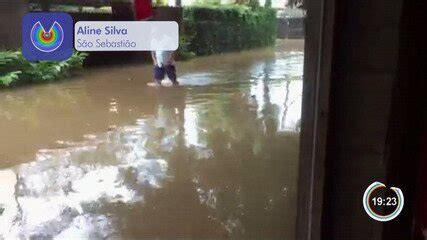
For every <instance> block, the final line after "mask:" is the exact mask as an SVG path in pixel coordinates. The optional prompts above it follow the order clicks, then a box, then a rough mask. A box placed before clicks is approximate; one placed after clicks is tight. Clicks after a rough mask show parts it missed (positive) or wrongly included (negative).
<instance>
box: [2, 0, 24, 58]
mask: <svg viewBox="0 0 427 240" xmlns="http://www.w3.org/2000/svg"><path fill="white" fill-rule="evenodd" d="M27 11H28V6H27V3H26V1H25V0H1V1H0V49H1V48H6V49H9V48H17V47H19V46H20V45H21V19H22V17H23V16H24V14H25V13H26V12H27Z"/></svg>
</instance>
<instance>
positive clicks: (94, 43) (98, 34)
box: [74, 21, 179, 52]
mask: <svg viewBox="0 0 427 240" xmlns="http://www.w3.org/2000/svg"><path fill="white" fill-rule="evenodd" d="M178 45H179V27H178V24H177V23H176V22H174V21H132V22H131V21H123V22H122V21H117V22H116V21H80V22H77V23H76V24H75V26H74V47H75V49H76V50H77V51H86V52H90V51H175V50H176V49H178Z"/></svg>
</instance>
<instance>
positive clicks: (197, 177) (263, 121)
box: [0, 40, 303, 239]
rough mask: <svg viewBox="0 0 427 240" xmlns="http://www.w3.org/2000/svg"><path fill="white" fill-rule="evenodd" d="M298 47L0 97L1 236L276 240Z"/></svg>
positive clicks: (297, 97) (285, 198) (286, 212)
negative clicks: (164, 84)
mask: <svg viewBox="0 0 427 240" xmlns="http://www.w3.org/2000/svg"><path fill="white" fill-rule="evenodd" d="M302 50H303V41H300V40H293V41H282V42H279V43H278V45H277V47H276V48H275V49H267V50H255V51H247V52H242V53H230V54H223V55H216V56H209V57H202V58H197V59H195V60H192V61H188V62H179V63H178V66H177V68H178V75H179V81H180V82H181V84H182V87H179V88H160V89H156V88H151V87H147V86H146V84H147V82H149V81H151V78H152V77H151V76H152V73H151V71H152V70H151V66H143V65H133V66H125V67H123V66H122V67H114V68H102V69H91V70H86V71H84V72H83V73H82V74H81V75H80V76H79V77H76V79H73V80H70V81H64V82H60V83H56V84H49V85H38V86H30V87H27V88H21V89H14V90H7V91H1V92H0V102H1V104H0V133H1V137H0V179H1V182H0V195H1V196H2V199H0V238H1V237H26V238H28V237H32V236H33V237H49V238H50V237H54V238H55V237H57V238H61V237H62V238H69V237H102V238H105V237H136V236H139V237H171V236H175V237H176V236H181V237H202V236H209V237H226V236H234V237H239V236H240V237H259V236H265V237H267V236H268V237H286V238H287V239H292V238H293V234H294V227H295V217H296V211H295V209H296V180H297V167H298V146H299V122H300V114H301V92H302V70H303V51H302Z"/></svg>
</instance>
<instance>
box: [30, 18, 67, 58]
mask: <svg viewBox="0 0 427 240" xmlns="http://www.w3.org/2000/svg"><path fill="white" fill-rule="evenodd" d="M63 41H64V30H63V29H62V27H61V24H59V23H58V22H54V23H53V25H52V27H51V28H50V29H49V30H48V31H46V30H45V29H44V28H43V26H42V24H41V23H40V22H36V23H35V24H34V26H33V29H31V42H32V43H33V45H34V47H35V48H37V49H38V50H40V51H42V52H53V51H55V50H56V49H58V48H59V47H60V46H61V44H62V42H63Z"/></svg>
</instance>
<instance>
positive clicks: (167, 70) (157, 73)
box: [154, 65, 176, 82]
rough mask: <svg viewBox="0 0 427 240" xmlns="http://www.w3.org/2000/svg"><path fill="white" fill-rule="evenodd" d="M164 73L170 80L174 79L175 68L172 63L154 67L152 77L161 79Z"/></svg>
mask: <svg viewBox="0 0 427 240" xmlns="http://www.w3.org/2000/svg"><path fill="white" fill-rule="evenodd" d="M165 74H167V75H168V78H169V79H170V80H171V81H172V82H175V81H176V69H175V66H173V65H167V66H164V67H158V66H155V67H154V79H155V80H156V81H159V82H160V81H162V80H163V79H164V78H165Z"/></svg>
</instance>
